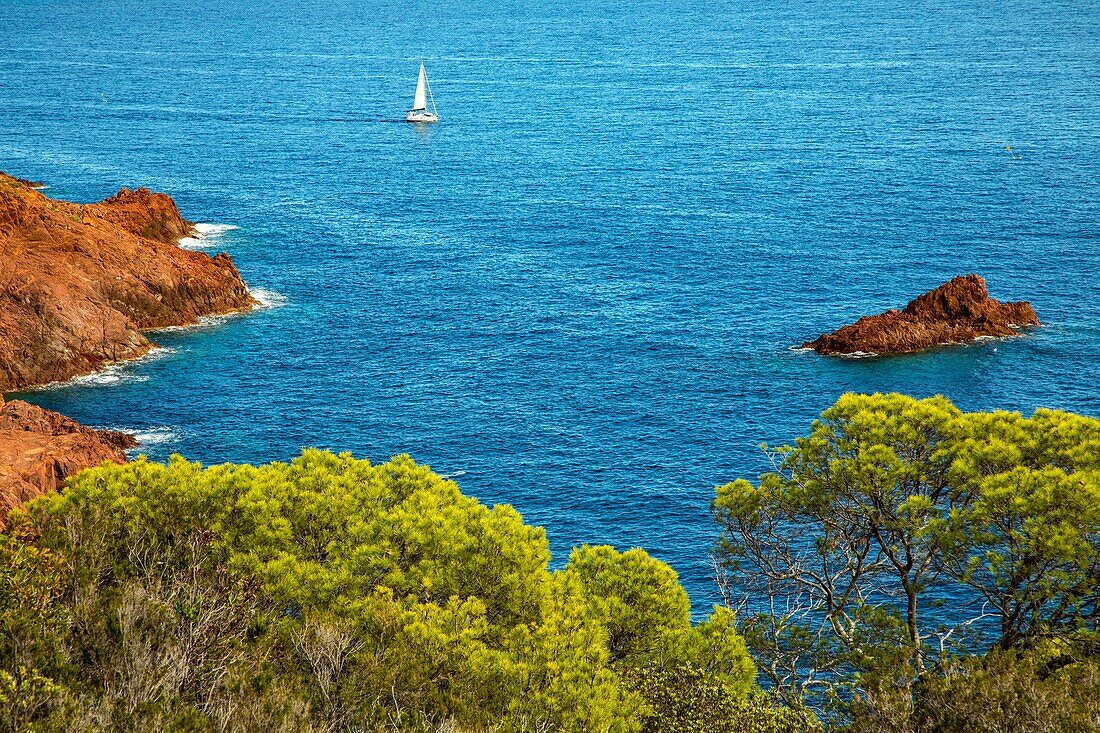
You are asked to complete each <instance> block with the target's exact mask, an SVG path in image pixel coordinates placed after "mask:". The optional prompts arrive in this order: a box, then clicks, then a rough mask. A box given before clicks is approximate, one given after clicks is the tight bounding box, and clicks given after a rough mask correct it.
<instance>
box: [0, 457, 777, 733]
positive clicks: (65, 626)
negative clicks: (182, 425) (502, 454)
mask: <svg viewBox="0 0 1100 733" xmlns="http://www.w3.org/2000/svg"><path fill="white" fill-rule="evenodd" d="M0 553H2V555H3V558H2V559H3V563H2V566H0V568H2V569H0V660H2V662H3V663H2V665H0V670H3V671H2V672H0V723H2V724H3V725H4V726H5V727H6V729H9V730H21V729H24V728H25V727H26V726H32V727H35V726H36V727H37V729H40V730H60V729H66V730H69V731H123V730H125V731H161V730H175V731H192V730H194V731H199V730H218V731H229V730H240V731H254V730H263V731H265V732H270V731H345V730H346V731H352V730H464V731H489V730H498V731H578V732H579V731H606V732H608V733H612V732H618V731H623V732H626V731H637V730H640V728H641V726H642V725H643V722H644V721H645V720H648V719H650V718H651V717H652V715H653V713H654V709H653V707H652V705H651V704H650V703H649V702H648V701H647V698H646V690H647V689H648V688H642V687H640V686H639V685H635V684H633V682H632V681H633V680H635V679H637V678H636V677H635V676H632V670H635V669H656V670H662V669H671V668H673V666H683V665H689V666H690V667H691V668H692V669H694V670H698V674H701V675H704V676H706V677H707V678H708V679H713V680H714V681H715V684H720V685H721V686H722V689H723V690H724V691H725V694H726V695H728V696H729V698H730V699H731V700H734V701H737V700H744V699H745V698H746V697H747V696H748V695H749V693H750V691H752V690H755V684H754V676H755V669H754V667H753V665H752V662H751V660H750V658H749V656H748V653H747V650H746V649H745V646H744V643H743V641H742V640H741V638H740V636H739V635H738V634H737V633H736V631H735V630H734V628H733V622H732V616H731V614H729V612H728V611H726V610H718V611H716V614H715V615H714V616H713V617H712V618H711V619H710V620H708V621H706V622H704V623H702V624H699V625H696V626H693V625H692V623H691V620H690V615H689V609H688V601H687V595H686V594H685V593H684V590H683V588H682V587H681V586H680V585H679V583H678V581H677V578H676V574H675V573H674V572H673V571H672V569H671V568H669V567H668V566H667V565H665V564H664V563H661V562H659V561H657V560H655V559H653V558H651V557H649V556H648V555H646V554H645V553H644V552H643V551H641V550H637V549H634V550H628V551H627V552H624V553H619V552H617V551H615V550H613V549H612V548H609V547H583V548H579V549H578V550H576V551H575V552H574V554H573V556H572V558H571V559H570V561H569V562H568V563H567V564H566V565H565V567H563V568H562V569H560V570H556V571H551V570H550V569H549V560H550V553H549V549H548V544H547V540H546V536H545V534H544V532H543V530H542V529H540V528H537V527H531V526H528V525H525V524H524V523H523V521H522V519H521V517H520V516H519V514H518V513H517V512H516V511H515V510H514V509H512V508H511V507H509V506H495V507H487V506H484V505H482V504H480V503H479V502H478V501H476V500H475V499H472V498H469V497H466V496H463V495H462V494H461V493H460V491H459V490H458V487H457V486H456V485H455V484H454V483H453V482H450V481H446V480H444V479H442V478H440V477H439V476H437V475H435V474H434V473H432V472H431V471H430V470H429V469H428V468H426V467H424V466H420V465H417V464H416V463H414V462H413V461H412V460H411V459H410V458H408V457H406V456H401V457H397V458H394V459H393V460H391V461H389V462H386V463H383V464H380V465H372V464H370V463H368V462H367V461H362V460H356V459H354V458H352V457H351V456H349V455H334V454H332V453H328V452H323V451H317V450H307V451H305V452H304V453H303V454H302V455H301V456H300V457H298V458H296V459H295V460H293V461H292V462H290V463H273V464H269V465H265V466H259V467H253V466H247V465H229V464H227V465H221V466H213V467H210V468H203V467H202V466H200V465H199V464H196V463H189V462H187V461H185V460H183V459H182V458H179V457H174V458H172V459H171V460H170V461H169V462H168V463H167V464H157V463H153V462H149V461H147V460H144V459H138V460H136V461H133V462H131V463H129V464H126V465H121V466H118V465H104V466H102V467H100V468H97V469H93V470H90V471H87V472H84V473H82V474H80V475H79V476H78V477H76V478H75V480H73V481H71V483H70V484H69V485H68V486H67V487H66V489H65V491H64V492H62V493H60V494H57V495H52V496H48V497H43V498H41V499H39V500H37V501H35V502H32V503H31V504H29V505H28V506H27V507H25V508H24V509H22V510H17V511H16V512H15V513H13V515H12V516H11V518H10V522H9V526H8V528H7V529H6V530H5V532H4V533H3V534H2V535H0ZM762 710H763V711H764V712H763V714H764V715H765V716H766V715H769V714H771V713H769V712H768V708H767V707H766V706H765V707H764V708H762ZM754 714H757V715H759V714H761V713H760V711H756V712H754Z"/></svg>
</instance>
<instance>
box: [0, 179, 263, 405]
mask: <svg viewBox="0 0 1100 733" xmlns="http://www.w3.org/2000/svg"><path fill="white" fill-rule="evenodd" d="M193 233H194V229H193V227H192V225H191V224H190V223H189V222H187V221H186V220H185V219H184V218H183V217H182V216H180V213H179V211H178V210H177V209H176V205H175V203H173V201H172V199H171V198H169V197H168V196H166V195H164V194H159V193H153V192H151V191H149V190H148V189H144V188H139V189H137V190H136V191H129V190H127V189H122V190H121V191H119V192H118V193H117V194H116V195H114V196H112V197H111V198H109V199H106V200H104V201H101V202H99V203H96V204H86V205H82V204H73V203H68V202H65V201H55V200H53V199H50V198H47V197H46V196H44V195H42V194H41V193H39V192H38V191H36V190H35V189H34V187H33V186H32V185H30V184H29V183H28V182H26V181H22V180H20V179H17V178H13V177H11V176H8V175H5V174H2V173H0V392H5V391H12V390H17V389H23V388H25V387H29V386H32V385H37V384H44V383H48V382H54V381H58V380H64V379H69V378H71V377H74V376H77V375H80V374H87V373H89V372H93V371H95V370H97V369H99V368H101V367H103V366H104V365H105V364H107V363H109V362H113V361H120V360H126V359H134V358H137V357H139V356H141V355H142V354H144V353H146V352H147V351H148V350H149V349H150V348H152V347H153V344H152V343H151V342H150V341H149V340H148V339H147V338H146V337H145V336H144V335H143V333H142V331H143V330H146V329H151V328H161V327H166V326H184V325H189V324H192V323H195V322H196V321H197V320H198V319H199V318H200V317H202V316H205V315H213V314H220V313H230V312H235V311H244V310H248V309H250V308H252V307H253V306H254V305H255V301H254V300H253V299H252V297H251V296H250V295H249V293H248V289H247V287H246V286H245V284H244V281H242V280H241V276H240V274H239V273H238V272H237V269H236V268H235V267H234V266H233V263H232V261H231V260H230V259H229V256H228V255H225V254H220V255H218V256H216V257H210V256H209V255H207V254H204V253H202V252H194V251H189V250H185V249H181V248H180V247H179V246H177V242H178V240H179V239H180V238H181V237H185V236H189V235H192V234H193Z"/></svg>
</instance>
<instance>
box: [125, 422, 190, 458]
mask: <svg viewBox="0 0 1100 733" xmlns="http://www.w3.org/2000/svg"><path fill="white" fill-rule="evenodd" d="M108 429H109V430H117V431H118V432H120V433H127V434H128V435H132V436H134V440H136V441H137V442H138V444H137V445H136V446H135V447H133V448H130V449H129V450H127V451H126V454H127V455H128V456H135V455H137V454H139V453H141V452H142V449H143V448H149V447H150V446H154V445H164V444H166V443H176V442H178V441H179V439H180V434H179V432H178V431H177V429H176V428H172V427H153V428H108Z"/></svg>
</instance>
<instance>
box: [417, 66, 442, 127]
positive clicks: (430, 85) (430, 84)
mask: <svg viewBox="0 0 1100 733" xmlns="http://www.w3.org/2000/svg"><path fill="white" fill-rule="evenodd" d="M420 68H421V70H423V68H424V62H423V61H421V62H420ZM424 82H425V83H426V84H427V85H428V97H429V98H430V99H431V100H432V114H433V115H435V116H437V117H438V116H439V111H438V110H437V109H436V108H435V95H434V94H432V83H431V82H430V81H428V74H427V73H425V74H424Z"/></svg>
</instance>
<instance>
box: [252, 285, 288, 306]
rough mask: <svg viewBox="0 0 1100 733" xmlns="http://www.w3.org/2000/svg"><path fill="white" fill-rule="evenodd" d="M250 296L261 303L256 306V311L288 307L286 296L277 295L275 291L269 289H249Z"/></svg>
mask: <svg viewBox="0 0 1100 733" xmlns="http://www.w3.org/2000/svg"><path fill="white" fill-rule="evenodd" d="M248 294H249V295H251V296H252V297H253V298H255V299H256V302H258V303H259V305H258V306H256V310H268V309H270V308H281V307H283V306H284V305H286V302H287V300H286V296H285V295H283V294H282V293H276V292H275V291H274V290H268V289H267V288H249V289H248Z"/></svg>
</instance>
